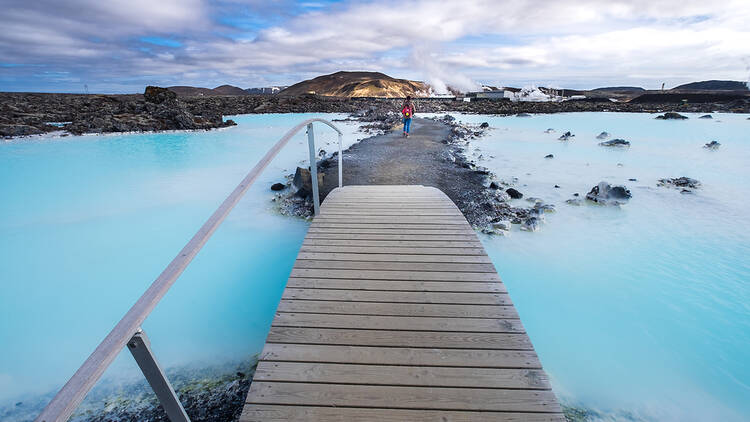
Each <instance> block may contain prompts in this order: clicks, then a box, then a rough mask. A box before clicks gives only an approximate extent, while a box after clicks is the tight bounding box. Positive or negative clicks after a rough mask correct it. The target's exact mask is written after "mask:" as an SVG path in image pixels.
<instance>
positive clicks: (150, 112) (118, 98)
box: [0, 87, 235, 137]
mask: <svg viewBox="0 0 750 422" xmlns="http://www.w3.org/2000/svg"><path fill="white" fill-rule="evenodd" d="M234 124H235V123H234V122H232V121H231V120H229V121H226V122H225V121H224V119H223V116H222V113H220V112H217V111H216V110H213V109H209V108H204V109H202V110H199V111H196V110H195V109H192V110H191V109H190V107H189V105H188V104H186V103H184V102H182V101H180V100H179V99H177V95H176V94H175V93H174V92H172V91H169V90H167V89H165V88H158V87H147V89H146V93H145V94H144V95H71V94H10V93H4V94H0V136H5V137H8V136H23V135H36V134H42V133H46V132H54V131H60V130H63V131H66V132H69V133H72V134H75V135H79V134H83V133H106V132H143V131H164V130H196V129H214V128H219V127H225V126H232V125H234Z"/></svg>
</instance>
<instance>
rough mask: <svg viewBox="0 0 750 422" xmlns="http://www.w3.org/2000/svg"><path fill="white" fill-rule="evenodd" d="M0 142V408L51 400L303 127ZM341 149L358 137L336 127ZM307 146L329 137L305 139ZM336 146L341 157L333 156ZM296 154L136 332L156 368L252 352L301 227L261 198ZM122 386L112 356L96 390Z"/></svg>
mask: <svg viewBox="0 0 750 422" xmlns="http://www.w3.org/2000/svg"><path fill="white" fill-rule="evenodd" d="M311 116H312V117H324V118H327V119H334V118H341V117H345V116H343V115H335V114H327V115H317V114H315V115H313V114H310V115H307V114H287V115H273V114H270V115H262V116H238V117H237V118H236V121H237V122H238V123H239V126H236V127H232V128H228V129H223V130H218V131H210V132H175V133H160V134H127V135H107V136H79V137H65V138H59V137H58V138H43V139H39V138H36V139H34V138H28V139H19V140H14V141H11V142H7V143H0V198H1V199H0V201H2V206H0V317H1V318H0V344H2V347H0V403H2V404H5V402H8V401H13V400H15V399H16V398H17V397H19V396H23V395H24V394H26V393H38V392H47V391H48V390H51V389H53V388H58V387H59V386H60V385H62V383H64V381H66V380H67V378H69V377H70V376H71V375H72V374H73V372H75V369H77V368H78V366H79V365H80V364H81V363H82V362H83V361H84V359H85V358H86V357H87V356H88V354H89V353H91V352H92V351H93V350H94V348H95V346H96V345H97V344H98V343H99V342H100V341H101V340H102V339H103V338H104V336H105V335H106V334H107V333H108V332H109V330H110V329H111V328H112V327H113V326H114V324H115V323H116V322H117V321H118V320H119V319H120V318H121V317H122V316H123V314H124V313H125V312H126V311H127V310H128V309H129V307H130V306H131V305H132V304H133V303H134V302H135V300H136V299H137V298H138V297H139V296H140V295H141V294H142V293H143V292H144V290H145V289H146V288H147V287H148V286H149V285H150V283H151V282H152V281H153V280H154V279H155V278H156V277H157V276H158V275H159V273H160V272H161V271H162V270H163V269H164V267H166V265H167V264H168V263H169V262H170V261H171V260H172V258H174V256H175V255H176V254H177V252H179V250H180V249H181V248H182V247H183V246H184V245H185V243H187V241H188V240H189V239H190V238H191V237H192V236H193V234H194V233H195V232H196V231H197V230H198V228H200V226H201V225H202V224H203V222H204V221H205V220H206V219H207V218H208V216H209V215H211V213H212V212H213V211H214V210H215V209H216V208H217V207H218V205H219V204H220V203H221V201H222V200H223V199H224V198H225V197H226V196H227V195H228V194H229V193H230V192H231V191H232V190H233V189H234V188H235V187H236V185H237V184H238V183H239V182H240V180H242V178H243V177H244V176H245V174H246V173H247V172H248V171H249V170H250V168H252V166H254V165H255V164H256V163H257V162H258V160H259V159H260V158H261V157H262V156H263V155H264V154H265V153H266V151H267V150H268V149H269V148H270V147H271V146H272V145H273V144H274V143H275V142H276V141H278V140H279V138H281V136H282V135H283V134H284V133H285V132H286V131H287V130H288V129H290V128H291V127H292V126H294V125H296V124H297V123H299V122H300V121H302V120H304V119H306V118H309V117H311ZM337 124H339V126H340V127H342V130H344V131H345V132H346V136H345V142H347V143H349V144H351V143H353V142H355V141H356V140H357V138H358V137H360V138H361V137H363V135H362V134H361V133H356V131H357V129H358V126H357V125H356V124H351V123H337ZM315 130H316V134H317V136H316V140H317V141H318V142H319V144H318V145H319V146H321V147H323V148H325V149H327V150H328V151H329V152H331V151H333V150H334V148H333V144H330V145H328V144H329V143H333V142H335V141H336V139H337V138H336V136H335V133H334V132H333V131H331V130H330V129H324V128H323V126H316V128H315ZM345 147H346V145H345ZM307 155H308V147H307V137H306V135H305V133H304V131H303V132H302V133H301V134H299V135H298V136H296V137H295V138H293V139H292V140H291V141H290V143H289V144H288V145H287V147H286V148H285V149H284V150H283V151H282V152H281V154H280V155H279V156H278V157H277V158H276V159H275V160H274V161H273V163H272V164H271V165H270V166H269V167H268V168H267V169H266V170H265V172H264V173H263V174H262V176H261V177H260V178H259V180H258V181H257V182H256V184H255V186H254V187H253V188H251V189H250V190H249V191H248V193H247V194H246V196H245V198H244V199H243V200H242V201H241V202H240V203H239V204H238V205H237V207H236V208H235V210H234V211H233V212H232V213H231V214H230V216H229V218H228V219H227V220H226V221H225V222H224V224H223V225H222V226H221V227H220V228H219V230H218V231H217V232H216V233H215V235H214V236H213V238H212V239H211V240H210V241H209V242H208V243H207V244H206V246H205V247H204V248H203V250H202V251H201V252H200V254H199V255H198V256H197V257H196V258H195V260H194V261H193V263H192V264H191V265H190V266H189V267H188V269H187V270H186V271H185V273H184V274H183V276H182V277H181V278H180V279H179V280H178V282H177V283H176V284H175V285H174V287H173V288H172V289H171V290H170V291H169V293H168V294H167V296H166V297H165V298H164V299H163V300H162V302H161V303H160V304H159V306H158V307H157V308H156V309H155V311H154V312H153V313H152V315H151V316H150V317H149V318H148V320H147V321H146V323H145V325H144V329H145V331H146V332H147V334H148V335H149V337H150V338H151V342H152V346H153V348H154V351H155V353H156V354H157V357H158V358H159V360H160V361H161V362H162V363H163V364H164V365H165V366H172V365H182V364H187V363H192V362H195V361H201V360H204V361H212V362H215V361H220V360H221V359H234V358H241V357H245V358H248V357H249V356H250V355H252V354H254V353H257V352H259V351H260V350H261V348H262V345H263V342H264V339H265V336H266V333H267V331H268V328H269V326H270V323H271V320H272V317H273V314H274V311H275V309H276V305H277V303H278V300H279V298H280V297H281V292H282V290H283V286H284V284H285V280H286V278H287V277H288V275H289V272H290V270H291V267H292V264H293V262H294V258H295V256H296V253H297V251H298V250H299V246H300V245H301V243H302V239H303V238H304V234H305V231H306V227H307V223H305V222H304V221H302V220H300V219H296V218H289V217H282V216H280V215H277V214H276V213H275V212H274V208H273V203H272V202H271V198H272V196H273V195H272V192H271V191H270V189H269V186H270V185H271V184H272V183H274V182H279V181H281V182H284V181H285V180H284V177H283V176H284V175H286V174H288V173H292V172H293V171H294V169H295V168H296V166H297V165H298V164H302V163H303V162H304V163H305V164H304V166H307V165H308V164H307V161H304V160H305V158H306V157H307ZM119 374H123V376H124V375H127V374H136V375H137V369H136V367H135V364H134V363H133V361H132V357H130V355H129V354H128V353H127V352H125V353H124V354H122V355H121V356H120V358H118V360H117V361H116V362H115V364H114V365H113V366H112V367H111V370H109V371H108V372H107V375H112V376H114V375H119Z"/></svg>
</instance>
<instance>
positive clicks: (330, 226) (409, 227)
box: [310, 221, 467, 232]
mask: <svg viewBox="0 0 750 422" xmlns="http://www.w3.org/2000/svg"><path fill="white" fill-rule="evenodd" d="M310 229H316V230H320V229H388V230H445V226H443V225H442V224H422V225H419V226H414V225H413V224H399V223H397V222H392V223H388V224H359V223H357V222H356V221H355V222H351V223H346V222H337V223H312V224H311V225H310ZM448 230H463V231H464V232H466V230H467V229H464V228H453V229H448Z"/></svg>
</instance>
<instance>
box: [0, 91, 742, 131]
mask: <svg viewBox="0 0 750 422" xmlns="http://www.w3.org/2000/svg"><path fill="white" fill-rule="evenodd" d="M647 95H648V94H647ZM678 96H679V95H678ZM658 98H659V99H660V100H659V101H658V102H644V103H639V102H590V101H565V102H561V103H552V102H541V103H535V102H510V101H491V100H476V101H472V102H469V103H467V102H463V101H455V100H452V99H437V98H420V99H417V100H416V101H415V103H416V108H417V112H434V113H442V112H449V111H451V112H465V113H478V114H498V115H513V114H523V113H527V114H534V113H558V112H577V111H612V112H649V113H661V112H665V111H674V112H680V113H690V112H701V113H708V112H713V111H723V112H737V113H748V112H750V98H749V97H741V98H735V97H731V96H721V97H717V98H715V100H716V101H718V102H705V103H693V102H688V103H685V104H683V103H682V102H681V100H677V102H669V101H667V100H668V99H669V98H671V97H669V95H667V94H664V95H663V96H659V97H658ZM401 102H402V100H401V99H398V98H364V97H363V98H343V97H323V96H317V95H301V96H291V97H290V96H281V95H235V96H221V95H215V96H193V97H178V98H177V99H174V100H173V101H170V102H168V103H166V104H165V103H161V104H153V103H149V102H147V101H146V100H145V99H144V96H143V95H139V94H131V95H79V94H36V93H0V136H20V135H32V134H39V133H45V132H52V131H58V130H66V131H68V132H70V133H74V134H80V133H102V132H128V131H159V130H175V129H211V128H216V127H222V126H225V125H226V124H225V123H223V122H222V121H221V119H222V116H226V115H234V114H253V113H303V112H331V113H357V112H362V111H363V110H374V111H375V113H376V114H384V113H387V112H390V111H394V110H397V109H398V107H399V106H400V104H401ZM49 122H71V123H70V124H67V125H58V126H55V125H49V124H47V123H49Z"/></svg>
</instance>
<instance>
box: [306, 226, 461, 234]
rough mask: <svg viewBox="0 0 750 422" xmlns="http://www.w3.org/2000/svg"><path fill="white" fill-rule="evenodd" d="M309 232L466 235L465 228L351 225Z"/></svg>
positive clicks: (314, 228)
mask: <svg viewBox="0 0 750 422" xmlns="http://www.w3.org/2000/svg"><path fill="white" fill-rule="evenodd" d="M308 233H348V234H414V235H423V234H429V235H454V234H457V235H464V234H466V230H463V229H437V230H433V229H419V228H415V229H394V228H371V229H368V228H351V227H321V228H317V227H311V228H310V229H309V230H308Z"/></svg>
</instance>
